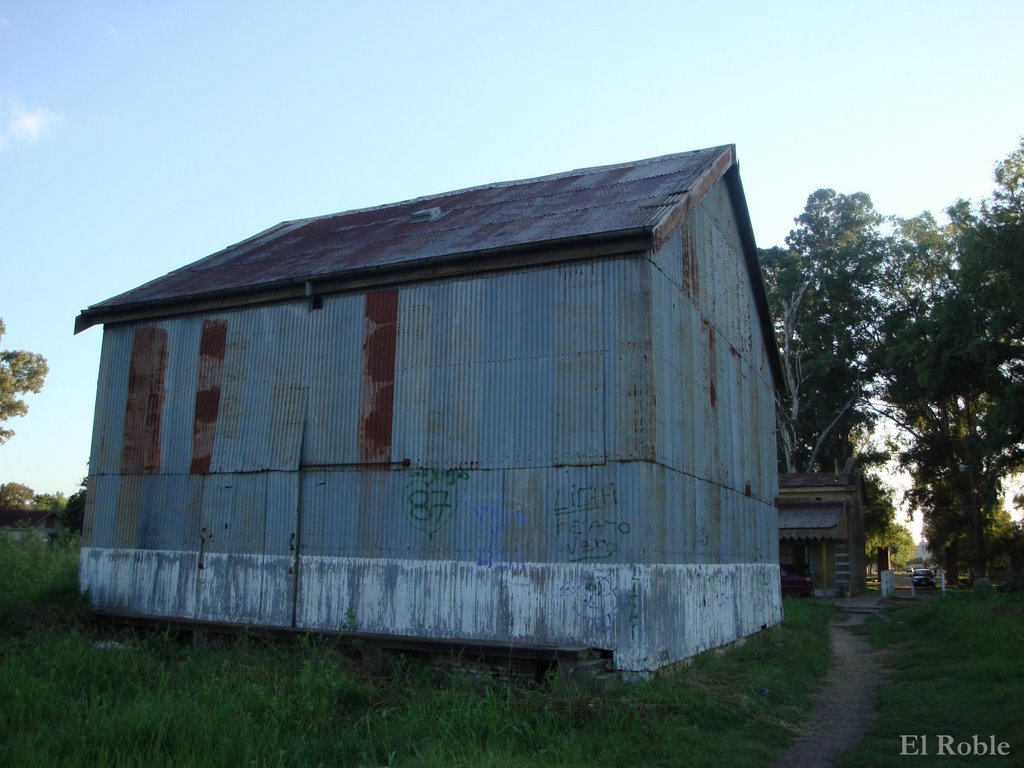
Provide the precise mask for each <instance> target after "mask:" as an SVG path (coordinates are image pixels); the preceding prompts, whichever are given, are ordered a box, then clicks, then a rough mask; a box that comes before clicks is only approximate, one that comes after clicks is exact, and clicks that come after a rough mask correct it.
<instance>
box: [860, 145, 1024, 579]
mask: <svg viewBox="0 0 1024 768" xmlns="http://www.w3.org/2000/svg"><path fill="white" fill-rule="evenodd" d="M996 183H997V187H996V191H995V193H994V195H993V197H992V199H991V200H989V201H986V202H985V203H984V204H982V206H981V207H980V209H979V211H978V212H977V213H975V212H974V211H972V209H971V206H970V205H969V204H968V203H966V202H964V201H960V202H958V203H957V204H956V205H954V206H953V207H951V208H950V209H949V211H948V213H949V217H950V221H951V223H950V225H949V226H948V227H946V228H939V227H937V226H934V225H933V222H932V221H926V220H925V219H922V218H919V220H917V221H916V222H915V226H911V227H907V228H905V229H904V230H903V234H904V235H905V240H906V242H905V243H904V244H903V245H904V247H903V248H892V249H890V262H891V264H890V270H891V275H892V276H891V278H890V280H889V281H888V283H885V284H882V286H881V289H880V294H881V295H882V296H883V301H884V313H883V315H884V317H883V321H882V323H881V324H880V326H879V327H880V336H879V343H878V345H877V346H876V348H875V353H874V355H873V356H872V359H871V365H872V367H873V368H874V369H875V372H876V375H877V379H876V390H875V393H876V395H877V397H878V398H879V400H880V402H881V403H882V404H881V405H880V409H881V410H882V411H884V412H885V413H886V415H888V416H889V417H890V418H892V419H893V421H894V422H896V423H897V424H898V425H899V426H900V428H901V429H902V430H903V433H904V447H903V449H902V450H901V452H900V461H901V463H902V465H903V466H904V467H905V468H906V469H907V470H908V471H909V473H910V475H911V478H912V482H913V485H912V488H911V490H910V492H909V499H910V501H911V502H912V504H913V505H914V506H915V507H916V508H918V509H920V510H921V511H922V512H923V513H924V520H925V532H926V534H927V535H928V539H929V542H930V544H931V545H932V548H933V552H935V553H936V554H938V552H937V551H936V550H939V549H942V548H947V547H948V548H952V549H953V550H954V551H956V550H957V549H959V550H966V554H967V555H968V557H969V560H970V563H971V571H972V574H973V575H974V576H975V577H978V576H982V575H984V573H985V572H986V566H987V555H988V551H987V550H988V547H987V534H986V531H988V530H989V529H990V527H991V522H992V520H993V519H994V517H995V513H996V510H997V508H998V504H999V500H1000V494H1001V490H1002V484H1003V481H1004V480H1005V479H1006V477H1007V476H1008V475H1009V474H1011V473H1013V472H1015V471H1017V470H1019V469H1020V468H1021V467H1022V466H1024V298H1022V296H1021V291H1020V287H1021V286H1022V285H1024V215H1022V214H1024V206H1022V204H1021V203H1022V200H1024V144H1022V146H1021V148H1019V149H1018V150H1017V151H1016V152H1014V153H1013V154H1012V155H1011V156H1010V157H1009V158H1007V159H1006V160H1005V161H1003V162H1002V163H1001V164H1000V165H999V166H998V168H997V172H996ZM901 270H902V273H901Z"/></svg>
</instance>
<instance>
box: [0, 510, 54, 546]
mask: <svg viewBox="0 0 1024 768" xmlns="http://www.w3.org/2000/svg"><path fill="white" fill-rule="evenodd" d="M0 531H2V532H4V533H5V534H7V535H9V536H14V537H15V538H20V537H21V536H23V535H25V533H27V532H31V533H32V534H33V535H35V536H39V537H40V538H43V539H49V540H52V539H55V538H57V537H58V536H60V534H61V533H62V532H63V531H64V523H63V522H62V521H61V519H60V515H59V514H57V513H56V512H51V511H48V510H42V509H12V508H9V507H8V508H4V509H0Z"/></svg>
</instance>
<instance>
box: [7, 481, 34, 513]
mask: <svg viewBox="0 0 1024 768" xmlns="http://www.w3.org/2000/svg"><path fill="white" fill-rule="evenodd" d="M35 501H36V492H35V491H33V490H32V489H31V488H29V487H28V486H27V485H22V484H21V483H4V484H3V485H0V508H2V509H32V508H33V506H34V505H35Z"/></svg>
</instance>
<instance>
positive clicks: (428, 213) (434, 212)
mask: <svg viewBox="0 0 1024 768" xmlns="http://www.w3.org/2000/svg"><path fill="white" fill-rule="evenodd" d="M444 214H445V212H444V211H442V210H441V209H440V208H424V209H423V210H422V211H416V212H415V213H413V215H412V216H410V217H409V218H410V220H411V221H412V222H414V223H415V222H417V221H437V220H438V219H440V218H441V217H442V216H444Z"/></svg>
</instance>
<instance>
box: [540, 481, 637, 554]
mask: <svg viewBox="0 0 1024 768" xmlns="http://www.w3.org/2000/svg"><path fill="white" fill-rule="evenodd" d="M618 504H619V500H618V495H617V494H616V492H615V483H607V484H605V485H583V486H576V485H573V486H572V488H571V489H570V490H568V491H564V490H561V489H559V490H557V491H556V492H555V503H554V513H555V535H556V536H558V537H560V538H562V539H564V541H565V551H566V556H567V560H568V561H569V562H570V563H582V562H587V561H593V560H607V559H609V558H610V557H612V556H614V555H615V553H616V552H618V550H619V543H620V539H621V538H622V537H623V536H628V535H629V533H630V530H631V526H630V524H629V523H628V522H627V521H625V520H622V519H621V518H620V517H619V512H618Z"/></svg>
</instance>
